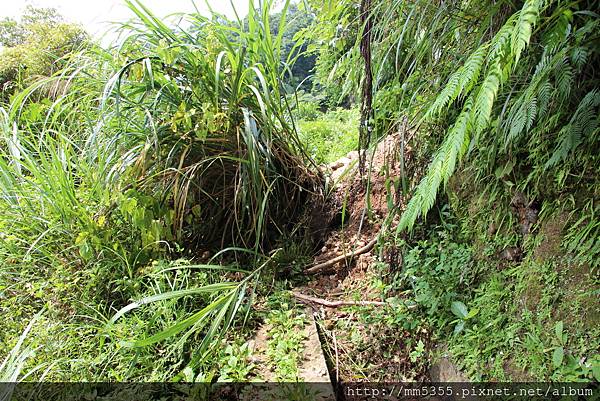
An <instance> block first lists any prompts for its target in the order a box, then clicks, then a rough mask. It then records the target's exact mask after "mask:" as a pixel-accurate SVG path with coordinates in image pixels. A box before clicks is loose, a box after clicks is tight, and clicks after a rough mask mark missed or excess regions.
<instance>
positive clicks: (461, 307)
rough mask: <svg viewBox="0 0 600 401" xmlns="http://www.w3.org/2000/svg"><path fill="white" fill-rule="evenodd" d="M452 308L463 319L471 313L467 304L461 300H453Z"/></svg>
mask: <svg viewBox="0 0 600 401" xmlns="http://www.w3.org/2000/svg"><path fill="white" fill-rule="evenodd" d="M450 310H451V311H452V313H454V314H455V315H456V316H457V317H459V318H461V319H466V318H467V316H468V315H469V311H468V310H467V307H466V306H465V304H463V303H462V302H460V301H454V302H452V305H451V306H450Z"/></svg>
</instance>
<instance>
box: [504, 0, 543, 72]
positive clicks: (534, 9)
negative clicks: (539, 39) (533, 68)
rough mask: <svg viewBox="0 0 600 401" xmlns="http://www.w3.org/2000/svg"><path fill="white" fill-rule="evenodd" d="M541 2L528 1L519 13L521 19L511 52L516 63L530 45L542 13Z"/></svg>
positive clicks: (517, 25)
mask: <svg viewBox="0 0 600 401" xmlns="http://www.w3.org/2000/svg"><path fill="white" fill-rule="evenodd" d="M540 7H541V1H540V0H527V1H526V2H525V4H524V5H523V8H522V9H521V11H520V12H519V19H518V20H517V23H516V25H515V29H514V31H513V34H512V38H511V51H512V54H513V56H514V58H515V63H518V62H519V59H520V58H521V52H522V51H523V49H525V47H526V46H527V45H528V44H529V39H530V38H531V32H532V30H533V26H534V25H535V24H536V22H537V19H538V15H539V13H540Z"/></svg>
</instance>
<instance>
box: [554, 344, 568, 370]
mask: <svg viewBox="0 0 600 401" xmlns="http://www.w3.org/2000/svg"><path fill="white" fill-rule="evenodd" d="M564 356H565V350H564V348H563V347H558V348H556V349H555V350H554V353H553V354H552V364H553V365H554V367H555V368H558V367H559V366H560V365H562V362H563V358H564Z"/></svg>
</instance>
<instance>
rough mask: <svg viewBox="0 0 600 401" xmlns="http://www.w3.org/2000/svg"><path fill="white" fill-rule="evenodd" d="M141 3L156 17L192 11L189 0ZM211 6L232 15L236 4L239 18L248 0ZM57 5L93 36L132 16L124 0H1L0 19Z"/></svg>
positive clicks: (213, 1) (214, 1)
mask: <svg viewBox="0 0 600 401" xmlns="http://www.w3.org/2000/svg"><path fill="white" fill-rule="evenodd" d="M142 1H143V4H144V5H145V6H146V7H147V8H148V9H150V10H151V11H152V12H153V13H154V14H155V15H157V16H159V17H166V16H167V15H169V14H172V13H175V12H195V8H194V6H193V3H192V0H142ZM195 2H196V6H197V7H198V9H199V10H200V12H201V13H203V14H204V13H207V10H208V8H207V7H206V4H205V0H195ZM208 3H209V4H210V7H211V8H212V9H213V10H214V11H216V12H218V13H221V14H225V15H227V16H228V17H229V18H233V17H234V16H235V14H234V13H233V9H232V6H231V3H233V5H234V6H235V9H236V11H237V12H238V14H239V16H240V18H243V17H244V16H245V15H246V13H247V11H248V0H231V1H230V0H208ZM29 4H31V5H32V6H35V7H53V8H56V9H57V10H58V11H59V13H60V14H62V15H63V16H64V17H65V18H66V19H67V20H68V21H69V22H75V23H80V24H81V25H83V27H84V28H85V29H86V30H87V31H88V32H89V33H90V34H92V35H93V36H94V37H96V38H100V36H101V34H103V33H104V32H106V31H107V29H108V28H109V27H110V24H109V23H110V22H120V21H126V20H128V19H130V18H132V17H133V14H132V12H131V11H130V10H129V9H128V8H127V6H126V5H125V3H124V1H123V0H0V19H2V18H4V17H12V18H18V17H19V16H20V15H21V14H22V12H23V10H24V9H25V7H26V6H27V5H29Z"/></svg>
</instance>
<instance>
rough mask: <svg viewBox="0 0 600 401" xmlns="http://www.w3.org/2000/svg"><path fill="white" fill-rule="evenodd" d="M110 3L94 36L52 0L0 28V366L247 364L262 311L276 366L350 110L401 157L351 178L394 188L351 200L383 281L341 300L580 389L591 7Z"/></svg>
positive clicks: (540, 0) (51, 374)
mask: <svg viewBox="0 0 600 401" xmlns="http://www.w3.org/2000/svg"><path fill="white" fill-rule="evenodd" d="M126 3H127V5H128V6H129V8H130V10H131V13H132V16H133V19H132V20H131V21H130V22H128V23H126V24H123V25H122V26H121V27H120V28H119V29H120V31H121V33H122V35H121V37H120V39H119V41H118V42H116V43H114V44H113V46H112V47H111V48H109V49H104V48H100V47H98V46H96V45H94V44H93V43H87V39H86V36H85V34H84V33H83V31H82V30H81V28H79V27H77V26H74V25H71V24H68V23H66V22H64V21H63V20H62V18H61V17H60V16H59V15H57V14H56V13H55V12H54V11H52V10H44V9H42V10H39V9H34V8H28V9H27V12H26V15H25V16H23V18H22V19H21V20H20V21H16V20H11V19H5V20H3V21H1V22H0V44H1V45H2V48H0V85H2V92H1V94H0V238H1V239H2V242H1V244H0V264H1V267H0V313H1V314H2V316H3V317H4V319H3V322H2V326H1V328H0V360H3V361H4V362H3V363H0V382H1V381H14V380H18V379H20V378H23V376H24V375H25V374H30V376H28V377H29V378H30V379H35V380H41V379H50V380H57V381H61V380H73V381H133V380H145V381H166V380H185V381H213V380H222V381H231V380H233V381H241V380H246V379H248V378H250V377H251V376H252V374H253V371H254V370H255V368H256V366H255V365H254V363H253V362H252V358H251V355H250V353H251V351H250V348H249V346H248V339H249V338H250V337H251V335H252V333H254V332H255V331H256V330H255V329H256V324H257V322H260V321H264V322H266V324H269V325H271V326H272V331H271V333H270V334H269V335H268V336H267V339H266V343H267V359H268V361H270V363H272V364H275V365H277V369H275V371H274V374H275V376H276V378H277V380H289V381H295V380H296V379H297V378H298V361H299V360H301V358H302V356H301V354H302V350H303V348H302V341H303V339H304V333H302V331H301V327H303V325H304V323H305V317H304V315H303V314H302V313H301V311H299V310H298V308H296V307H295V306H294V305H293V301H292V300H291V299H289V294H288V292H287V290H288V289H289V287H290V285H291V284H290V281H291V280H292V279H290V278H289V277H290V276H294V275H296V273H298V271H299V269H301V268H303V267H304V265H306V264H308V263H309V262H310V261H312V259H313V253H314V252H313V251H314V249H316V248H317V246H316V245H318V246H319V247H320V246H321V245H322V244H319V243H315V241H313V240H314V238H312V237H311V235H312V234H313V233H311V232H309V231H310V229H311V224H310V223H311V222H310V221H308V220H309V218H308V217H307V216H310V215H311V212H314V211H315V210H316V211H318V210H322V209H326V208H323V207H322V206H323V203H324V202H325V201H326V199H325V198H326V197H327V196H328V194H329V193H330V192H331V191H330V190H331V188H329V187H327V188H326V187H325V182H326V180H325V179H324V177H323V174H322V171H323V170H325V168H324V165H326V164H328V163H331V162H334V161H335V160H336V159H339V158H340V157H343V156H345V155H346V154H348V152H350V151H351V150H356V148H357V147H358V146H359V143H360V144H364V142H363V141H359V125H360V124H362V128H363V129H364V130H366V132H368V133H369V135H370V136H371V142H372V144H371V145H373V146H375V145H376V143H375V142H376V141H377V140H379V139H382V138H385V137H387V136H388V134H397V135H395V136H393V137H391V138H398V141H399V142H401V143H399V144H398V145H399V146H398V149H400V150H401V152H400V153H399V154H398V155H396V157H395V158H391V159H390V161H386V163H389V164H391V163H394V161H393V160H396V159H399V160H401V163H402V164H401V165H402V168H401V169H394V168H393V166H384V168H382V169H381V171H378V172H375V173H374V176H373V177H371V179H372V180H383V181H385V183H384V184H383V185H382V187H384V188H387V189H388V190H390V189H391V188H395V189H396V192H397V193H398V196H397V197H395V198H394V199H399V201H398V202H396V203H395V204H394V203H393V202H392V199H393V198H392V197H390V196H388V203H389V210H390V215H389V216H373V214H372V213H370V212H371V211H370V210H364V211H363V216H368V218H369V219H372V220H376V219H377V218H379V219H380V221H377V224H379V225H381V226H382V229H381V231H380V232H379V233H376V234H373V235H379V241H378V245H377V248H376V251H377V252H376V253H377V254H378V255H379V258H378V261H377V262H376V263H373V265H372V267H373V268H375V269H376V271H377V274H378V277H376V278H375V279H373V280H371V279H370V278H362V279H361V280H362V282H361V286H359V287H358V288H357V289H356V291H357V293H356V294H355V296H356V297H357V298H360V297H361V295H362V294H361V291H364V290H365V289H366V288H369V289H372V290H374V291H378V293H379V294H380V295H381V297H382V298H383V299H384V300H385V307H384V308H382V309H381V310H380V311H382V312H374V313H373V314H372V315H371V314H369V315H366V313H365V312H364V310H362V312H356V313H357V316H358V317H357V319H355V320H357V321H359V322H361V323H360V324H361V325H363V326H364V325H365V324H367V323H364V322H370V323H368V324H373V325H374V326H373V327H378V326H375V324H385V325H386V330H388V331H392V332H394V333H396V334H397V333H402V336H405V337H406V338H407V340H406V344H408V348H407V349H403V350H402V351H401V352H404V353H407V354H408V356H406V358H404V359H407V360H410V361H412V363H413V364H414V367H415V369H417V368H418V369H423V368H424V367H425V366H426V365H428V364H429V362H431V361H433V360H434V359H435V358H436V357H437V356H439V355H436V352H435V350H434V349H433V347H432V346H431V344H433V343H439V345H440V347H439V348H438V349H441V350H443V351H442V352H446V351H448V352H449V353H450V354H451V355H452V358H454V359H453V360H454V361H455V362H456V364H457V365H458V367H459V368H461V369H462V371H463V372H464V373H465V374H466V375H467V377H468V378H469V379H473V380H519V381H536V380H555V381H570V380H573V381H575V380H583V381H586V380H594V379H595V380H598V378H599V377H600V357H599V352H600V348H599V345H598V344H599V343H598V338H600V331H599V330H600V329H599V328H600V326H599V324H598V323H599V320H598V319H599V316H598V310H600V305H599V298H598V291H599V290H598V288H599V287H598V284H599V276H598V273H599V271H598V269H599V268H600V264H599V263H600V262H599V260H600V220H599V219H598V214H599V213H600V202H599V199H598V197H599V194H600V181H599V175H598V166H599V160H598V157H599V154H598V149H600V135H599V134H600V124H599V120H598V112H599V109H600V89H599V85H598V81H599V78H600V77H599V75H598V69H597V68H596V66H597V65H598V64H599V63H598V62H599V61H600V60H599V58H600V54H599V49H600V46H599V45H600V37H599V36H598V32H600V30H599V29H598V28H599V25H600V16H599V15H598V14H597V10H595V9H594V5H595V4H594V2H592V1H586V0H579V1H574V2H568V3H566V2H562V1H552V0H525V1H520V2H511V1H483V2H482V1H449V2H439V1H434V2H431V1H425V0H414V1H401V0H392V1H387V0H370V1H365V0H363V1H362V2H361V7H358V6H357V4H356V2H354V1H350V0H336V1H333V0H331V1H325V2H322V1H316V0H315V1H312V0H311V1H304V2H302V3H301V4H296V3H293V4H290V3H288V2H285V3H284V5H283V10H281V11H280V12H278V13H275V14H273V15H271V14H270V11H271V10H272V9H273V5H274V4H273V3H274V2H273V1H271V0H265V1H255V2H250V5H251V6H250V11H249V13H248V15H247V16H244V18H240V19H236V20H227V19H226V18H225V17H224V16H221V15H210V16H202V15H198V14H190V15H182V16H180V18H181V20H177V21H172V23H169V22H165V21H163V20H161V19H159V18H157V17H155V16H154V15H153V14H152V12H151V10H149V9H148V8H147V7H146V6H145V5H144V4H143V3H142V2H141V1H138V0H127V1H126ZM366 30H368V34H369V35H365V33H367V32H366ZM365 40H367V41H368V42H369V46H365ZM83 44H85V46H83ZM369 47H370V48H369ZM365 62H367V63H368V64H370V68H367V69H365V68H364V67H365ZM365 71H371V73H372V76H371V77H369V78H372V82H371V83H372V90H370V89H369V88H370V85H369V84H368V81H369V79H367V77H365ZM367 75H368V72H367ZM367 95H368V96H372V110H366V112H365V110H364V105H365V102H364V101H363V102H362V104H363V113H362V116H363V119H362V120H363V121H360V119H361V116H360V114H361V113H360V112H359V108H358V105H359V104H360V103H361V100H362V99H361V97H363V98H364V96H367ZM369 109H371V108H370V107H369ZM369 115H371V116H372V117H371V118H364V117H365V116H369ZM361 132H362V131H361ZM388 138H390V137H388ZM358 154H361V155H362V153H358ZM392 159H393V160H392ZM405 159H406V160H405ZM388 167H389V168H388ZM388 170H389V171H396V172H398V176H393V177H389V176H387V175H386V174H387V171H388ZM375 175H377V177H375ZM361 179H362V177H361ZM359 181H360V180H359ZM356 188H358V186H357V187H356ZM356 188H355V187H352V188H350V187H349V188H347V191H346V192H348V193H349V192H352V194H351V195H353V196H355V195H356V194H355V193H354V192H356V193H358V192H357V191H355V189H356ZM367 188H371V187H367ZM369 196H370V195H369ZM346 201H347V200H343V202H341V201H340V200H334V201H332V202H331V204H333V205H337V203H335V202H338V203H340V202H341V203H343V206H342V208H346ZM365 205H366V206H365V209H368V208H369V207H370V205H369V202H368V201H367V202H365ZM338 206H339V205H338ZM367 212H368V213H367ZM339 215H340V216H342V217H340V218H341V219H342V220H343V221H344V219H345V216H346V215H345V210H342V212H340V213H339ZM316 219H321V220H324V219H325V217H323V216H317V218H316ZM361 226H362V222H361ZM392 254H393V255H396V257H395V258H391V259H390V258H388V257H387V256H386V255H392ZM369 269H371V267H369ZM365 277H367V276H365ZM295 279H296V278H294V280H295ZM257 300H259V302H256V301H257ZM354 312H355V310H353V312H352V313H354ZM352 316H354V315H352ZM375 321H377V323H374V322H375ZM363 323H364V324H363ZM424 333H426V335H425V334H424ZM362 340H364V339H362ZM362 340H361V339H359V340H357V342H360V341H362ZM380 340H382V341H385V339H380ZM430 342H431V344H430ZM411 347H412V348H411ZM34 351H35V352H34ZM392 351H393V352H400V351H398V350H392ZM392 351H390V352H392ZM336 352H337V351H336ZM424 355H427V357H428V358H429V359H424V358H423V356H424Z"/></svg>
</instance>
